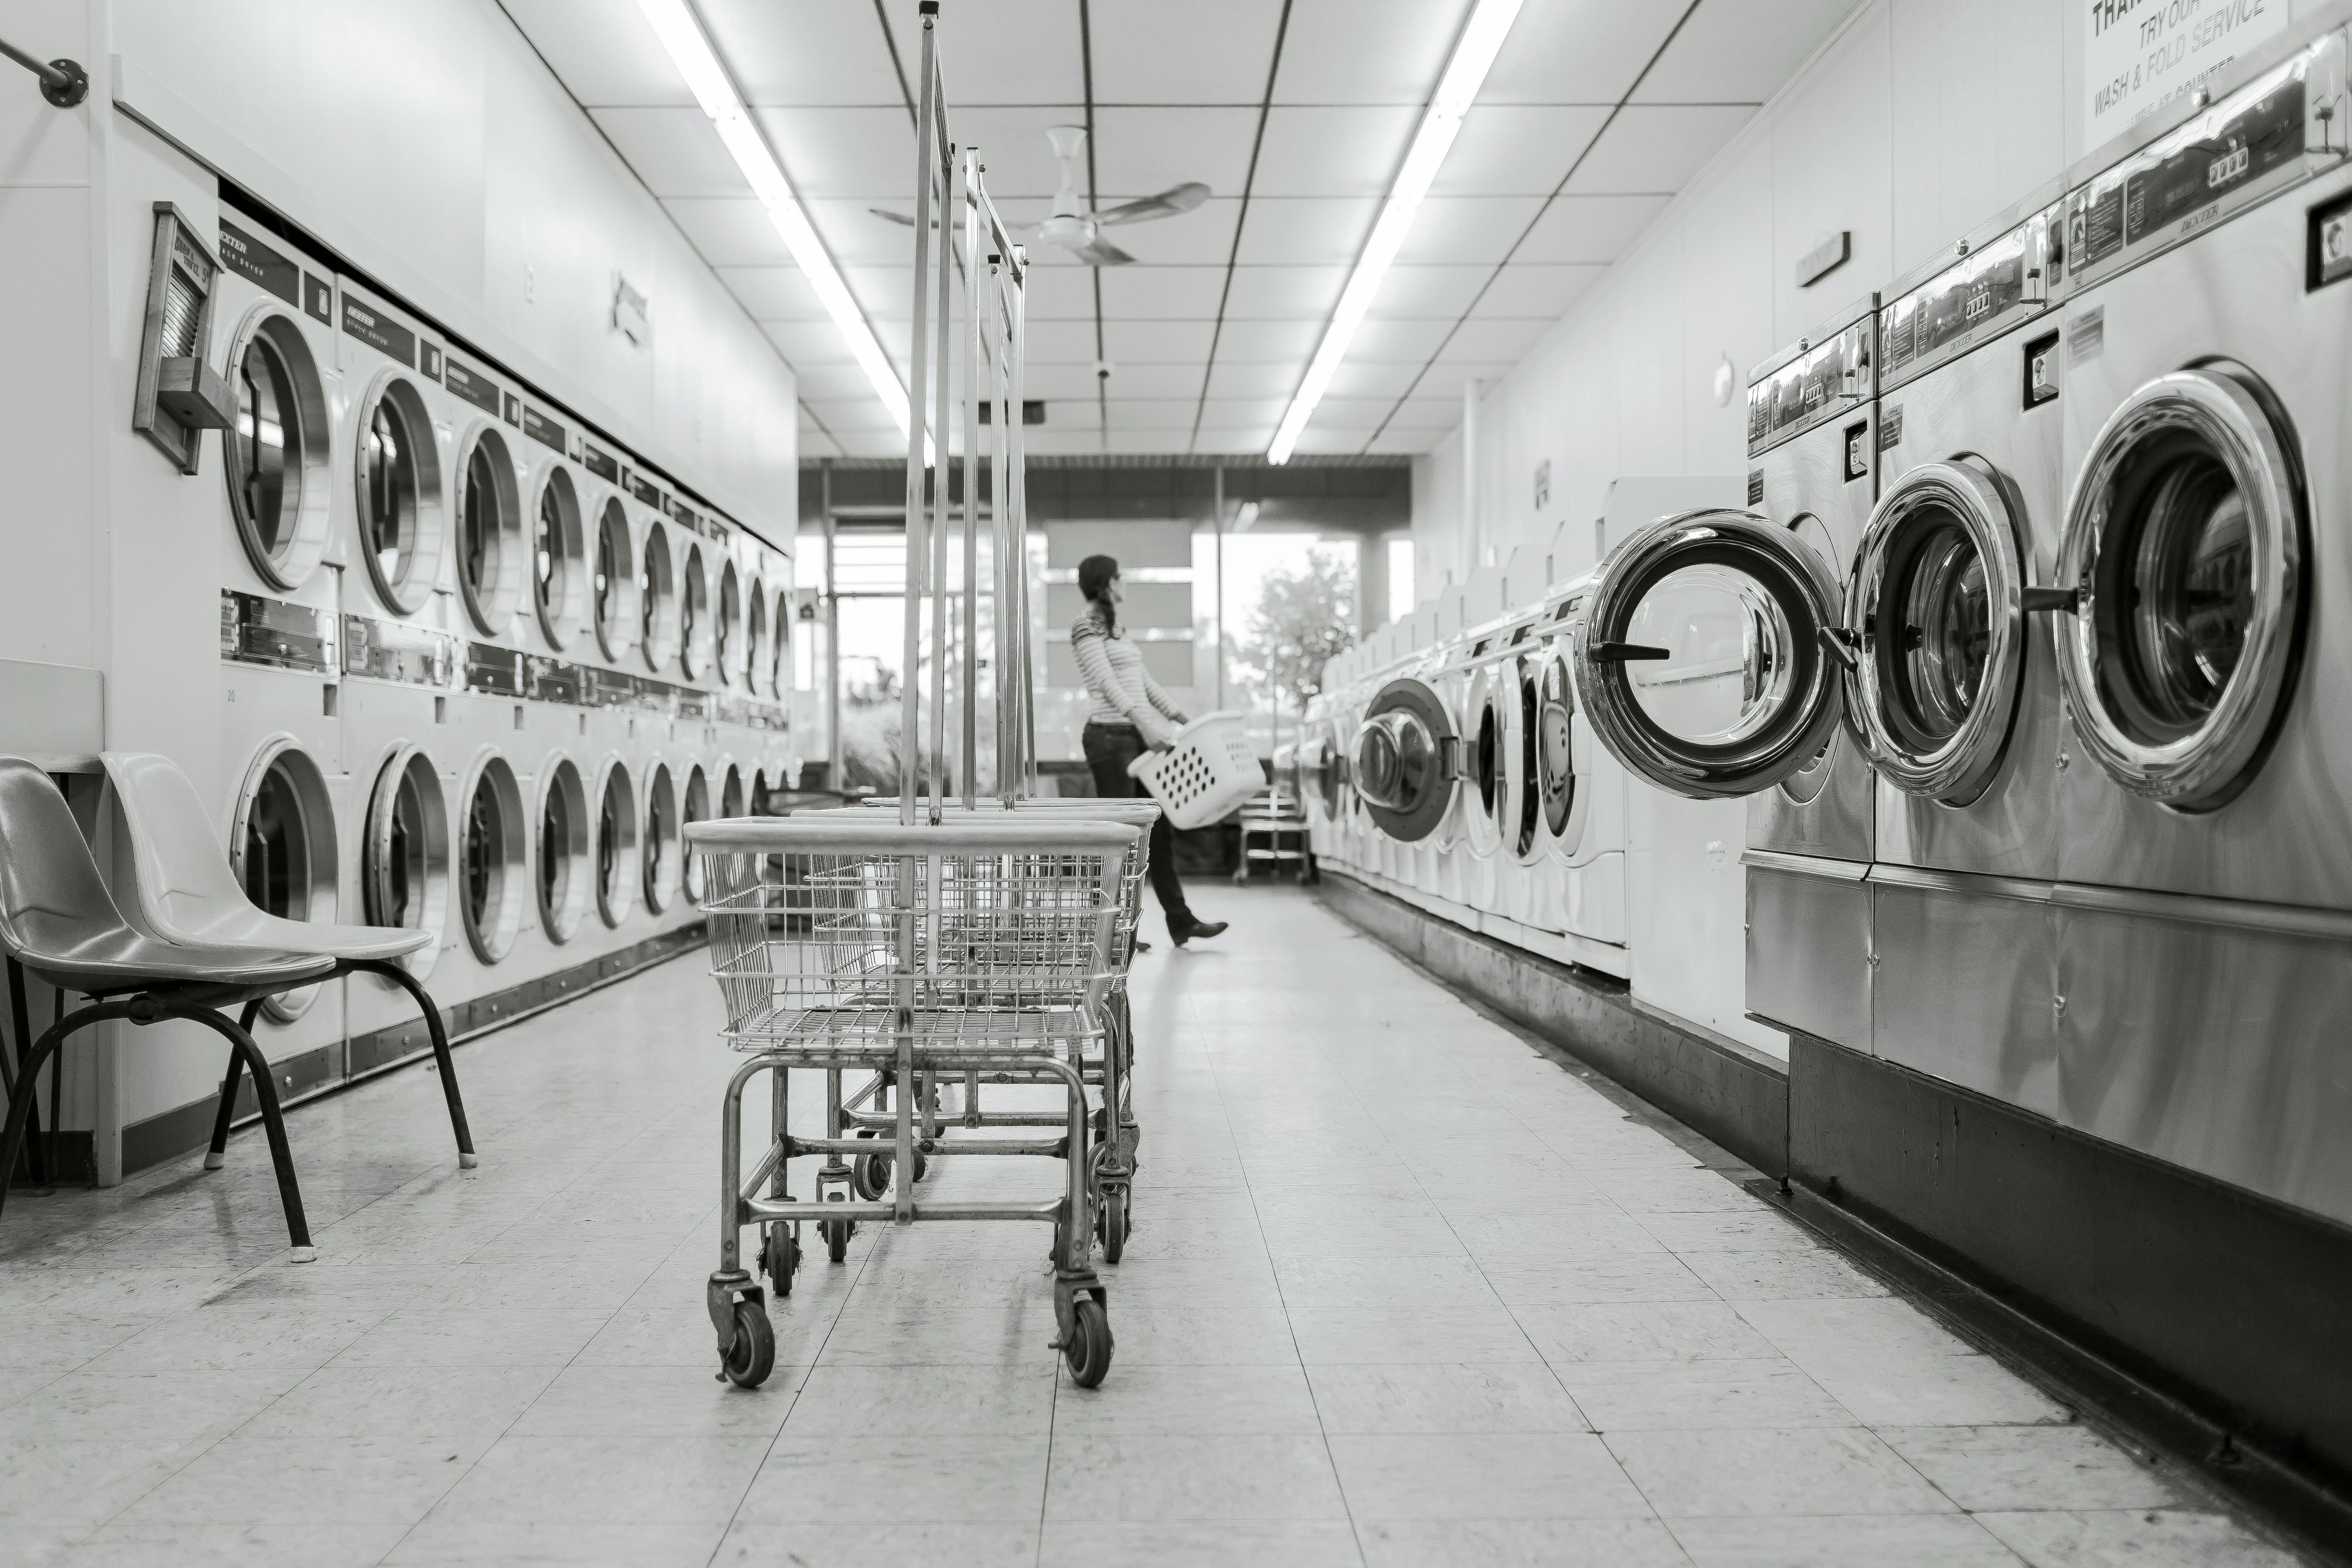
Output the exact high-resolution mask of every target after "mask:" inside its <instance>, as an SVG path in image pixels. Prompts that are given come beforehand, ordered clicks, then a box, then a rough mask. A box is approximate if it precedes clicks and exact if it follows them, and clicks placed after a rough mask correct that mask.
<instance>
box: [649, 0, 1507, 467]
mask: <svg viewBox="0 0 2352 1568" xmlns="http://www.w3.org/2000/svg"><path fill="white" fill-rule="evenodd" d="M646 3H647V4H650V3H651V0H646ZM1523 3H1524V0H1478V3H1477V6H1476V8H1475V10H1473V11H1472V12H1471V13H1470V20H1469V21H1468V22H1467V23H1466V24H1465V25H1464V26H1463V28H1462V37H1461V38H1460V40H1459V41H1458V42H1456V43H1455V44H1454V58H1452V59H1450V60H1448V61H1446V62H1445V74H1444V76H1442V77H1440V78H1439V79H1438V82H1437V91H1436V93H1435V94H1434V95H1433V96H1432V97H1431V99H1430V100H1429V109H1428V111H1427V112H1426V113H1424V114H1423V116H1422V117H1421V129H1420V130H1418V131H1416V132H1413V137H1412V148H1411V150H1409V151H1408V152H1407V153H1405V155H1404V166H1403V167H1402V168H1401V169H1399V170H1398V171H1397V177H1396V180H1395V182H1394V183H1393V184H1391V185H1390V186H1389V195H1388V200H1387V201H1386V202H1385V203H1383V204H1382V205H1381V216H1380V220H1379V221H1378V222H1377V223H1375V224H1373V225H1372V234H1371V237H1370V238H1369V239H1367V240H1365V241H1364V248H1363V251H1362V253H1361V254H1360V255H1359V256H1358V257H1357V258H1356V269H1355V270H1354V271H1353V272H1350V273H1349V275H1348V286H1347V288H1345V289H1341V290H1340V292H1339V305H1338V306H1337V307H1336V308H1335V309H1334V310H1332V312H1331V324H1330V325H1329V326H1328V327H1326V328H1324V329H1323V341H1322V342H1321V343H1320V344H1318V346H1317V347H1316V350H1315V357H1314V359H1312V360H1310V361H1309V362H1308V363H1307V375H1306V378H1305V379H1304V380H1302V381H1301V382H1299V384H1298V391H1297V393H1296V394H1295V395H1293V396H1292V397H1291V399H1290V407H1289V408H1288V409H1287V410H1286V411H1285V413H1284V414H1283V416H1282V423H1281V424H1280V425H1278V426H1276V427H1275V432H1274V445H1273V446H1271V447H1267V448H1266V453H1265V456H1266V460H1267V461H1268V462H1271V463H1286V462H1288V461H1290V454H1291V452H1292V450H1293V449H1295V448H1296V447H1297V445H1298V437H1299V436H1300V434H1301V433H1302V432H1303V431H1305V430H1306V428H1307V420H1308V419H1310V418H1312V417H1313V416H1314V414H1315V405H1317V404H1318V403H1321V402H1322V401H1323V394H1324V392H1325V391H1326V390H1327V389H1328V387H1329V386H1330V384H1331V376H1332V374H1333V373H1334V372H1336V371H1337V370H1338V369H1339V362H1340V361H1341V360H1343V359H1345V358H1346V357H1347V356H1348V345H1349V343H1350V342H1353V341H1354V340H1355V336H1356V329H1357V328H1358V327H1360V326H1362V325H1363V324H1364V313H1365V312H1366V311H1367V310H1370V309H1371V308H1372V297H1373V296H1374V295H1376V294H1378V293H1379V292H1380V289H1381V279H1383V278H1385V277H1387V276H1388V271H1389V268H1390V266H1391V264H1392V263H1393V262H1394V261H1395V260H1396V255H1397V251H1398V250H1399V249H1400V248H1401V247H1402V246H1403V244H1404V237H1405V236H1406V235H1407V234H1409V233H1411V232H1412V220H1413V217H1414V216H1415V215H1416V214H1418V213H1419V212H1420V211H1421V201H1422V198H1423V196H1426V195H1429V186H1430V183H1431V182H1432V181H1433V180H1435V179H1436V178H1437V171H1438V170H1439V168H1441V167H1442V166H1444V163H1445V154H1446V153H1449V152H1451V151H1453V148H1454V137H1455V136H1456V135H1457V134H1459V133H1460V132H1461V130H1462V117H1463V116H1464V115H1465V114H1467V113H1469V112H1470V105H1471V103H1472V102H1473V100H1475V99H1476V98H1477V96H1478V89H1480V88H1481V87H1483V86H1485V85H1486V72H1487V70H1488V69H1489V68H1491V67H1492V66H1493V65H1494V63H1495V56H1496V53H1497V52H1498V51H1500V50H1501V48H1502V47H1503V39H1504V37H1505V36H1506V35H1507V34H1508V33H1509V32H1510V30H1511V24H1512V23H1513V22H1514V21H1516V20H1517V18H1518V15H1519V6H1520V5H1522V4H1523Z"/></svg>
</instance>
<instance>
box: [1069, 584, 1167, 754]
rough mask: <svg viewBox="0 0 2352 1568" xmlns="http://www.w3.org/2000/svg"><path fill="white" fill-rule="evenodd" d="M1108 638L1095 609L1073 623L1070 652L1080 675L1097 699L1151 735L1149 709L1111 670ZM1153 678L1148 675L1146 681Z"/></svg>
mask: <svg viewBox="0 0 2352 1568" xmlns="http://www.w3.org/2000/svg"><path fill="white" fill-rule="evenodd" d="M1108 641H1109V637H1108V634H1107V633H1106V632H1105V631H1104V630H1103V624H1102V622H1100V621H1098V620H1097V619H1096V618H1095V616H1094V613H1093V612H1092V611H1088V612H1087V614H1085V615H1082V616H1079V617H1078V618H1077V619H1076V621H1075V622H1073V623H1071V626H1070V653H1071V654H1072V656H1073V657H1075V658H1076V659H1077V661H1078V676H1079V679H1082V680H1084V681H1085V682H1086V683H1087V690H1088V691H1089V692H1091V693H1093V695H1094V699H1095V700H1096V701H1097V702H1099V703H1101V704H1102V705H1103V706H1104V707H1106V708H1108V709H1110V710H1113V711H1115V712H1118V713H1122V714H1125V715H1126V716H1127V721H1128V722H1129V723H1130V724H1133V725H1134V726H1135V727H1136V728H1137V729H1139V730H1140V731H1143V732H1144V733H1145V734H1147V735H1149V734H1150V732H1151V728H1150V725H1148V724H1146V723H1145V722H1144V720H1145V719H1146V717H1147V716H1148V715H1147V711H1146V710H1145V709H1144V708H1143V706H1142V705H1141V704H1139V703H1138V702H1136V701H1135V700H1133V699H1132V698H1130V697H1129V696H1128V694H1127V689H1126V688H1125V687H1123V686H1121V685H1120V684H1119V683H1118V676H1116V675H1115V674H1113V673H1112V672H1111V668H1110V653H1109V651H1108V647H1106V644H1108ZM1145 679H1146V680H1147V681H1148V680H1149V679H1150V677H1149V676H1147V677H1145Z"/></svg>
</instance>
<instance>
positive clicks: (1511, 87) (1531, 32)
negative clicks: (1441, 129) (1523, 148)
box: [1478, 0, 1684, 103]
mask: <svg viewBox="0 0 2352 1568" xmlns="http://www.w3.org/2000/svg"><path fill="white" fill-rule="evenodd" d="M1683 11H1684V7H1683V6H1680V5H1620V4H1617V3H1616V0H1560V3H1558V4H1554V5H1529V6H1528V7H1527V8H1525V9H1524V10H1522V11H1521V12H1520V13H1519V16H1518V20H1517V21H1516V22H1514V23H1513V24H1512V25H1511V32H1510V37H1507V38H1506V39H1505V40H1504V41H1503V51H1502V53H1500V54H1499V55H1496V57H1495V67H1494V69H1492V70H1490V71H1488V72H1487V73H1486V85H1485V87H1483V88H1482V89H1480V91H1479V93H1478V101H1480V102H1481V103H1614V102H1616V101H1617V100H1619V99H1621V98H1622V97H1624V96H1625V93H1626V90H1627V89H1630V88H1631V87H1632V86H1633V82H1634V79H1636V78H1638V77H1639V76H1640V75H1641V74H1642V68H1643V66H1646V65H1647V64H1649V63H1650V59H1651V57H1652V56H1654V55H1655V54H1656V53H1657V52H1658V47H1659V46H1660V45H1662V44H1664V42H1665V41H1666V35H1667V34H1669V33H1671V32H1673V31H1674V27H1675V22H1676V21H1678V20H1679V19H1680V18H1681V16H1682V15H1683Z"/></svg>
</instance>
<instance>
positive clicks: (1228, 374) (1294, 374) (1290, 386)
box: [1209, 356, 1347, 399]
mask: <svg viewBox="0 0 2352 1568" xmlns="http://www.w3.org/2000/svg"><path fill="white" fill-rule="evenodd" d="M1340 368H1341V369H1342V370H1345V369H1346V368H1347V367H1346V366H1344V365H1342V366H1341V367H1340ZM1304 374H1307V363H1306V362H1305V361H1304V360H1288V361H1280V362H1276V363H1267V364H1237V363H1233V362H1232V361H1229V360H1226V359H1224V358H1223V357H1222V356H1220V358H1219V360H1218V362H1217V363H1216V364H1215V366H1213V368H1212V369H1211V370H1210V372H1209V395H1210V396H1212V397H1215V398H1221V399H1222V398H1227V397H1281V398H1287V397H1288V396H1289V395H1291V394H1292V393H1293V392H1296V391H1297V389H1298V378H1299V377H1300V376H1302V375H1304Z"/></svg>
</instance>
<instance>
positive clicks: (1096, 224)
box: [866, 125, 1209, 267]
mask: <svg viewBox="0 0 2352 1568" xmlns="http://www.w3.org/2000/svg"><path fill="white" fill-rule="evenodd" d="M1045 139H1046V140H1047V141H1049V142H1052V143H1053V144H1054V156H1055V158H1056V159H1058V160H1059V161H1060V163H1061V165H1062V177H1061V183H1060V184H1059V185H1058V186H1057V187H1056V188H1055V192H1054V216H1051V217H1049V218H1047V219H1045V222H1043V223H1039V224H1033V225H1028V226H1026V227H1027V228H1028V229H1029V230H1030V231H1031V232H1032V234H1033V235H1034V237H1035V239H1036V240H1037V241H1038V242H1039V243H1040V244H1044V245H1050V246H1054V247H1056V248H1058V249H1062V250H1066V251H1068V252H1069V253H1070V254H1071V255H1072V256H1074V257H1076V258H1077V259H1078V260H1080V261H1083V262H1085V263H1086V264H1087V266H1088V267H1124V266H1126V265H1127V264H1128V263H1129V262H1130V261H1133V260H1134V259H1135V258H1134V257H1132V256H1129V254H1128V253H1127V252H1126V251H1124V250H1121V249H1120V248H1119V247H1117V246H1116V245H1113V244H1111V243H1110V242H1109V241H1108V240H1106V239H1105V238H1103V237H1102V231H1103V230H1104V229H1105V228H1107V227H1108V226H1111V225H1113V224H1122V223H1147V222H1149V221H1150V220H1151V219H1153V218H1161V217H1174V216H1177V215H1178V214H1180V213H1188V212H1191V211H1192V209H1193V208H1194V207H1197V206H1199V205H1201V204H1202V202H1204V201H1207V200H1208V199H1209V187H1208V186H1206V185H1204V184H1201V182H1199V181H1198V180H1188V181H1187V182H1185V183H1184V184H1181V185H1171V186H1170V187H1169V188H1168V189H1167V190H1164V191H1162V192H1160V194H1159V195H1155V196H1145V197H1143V198H1142V199H1140V200H1139V201H1132V202H1121V203H1120V204H1119V205H1117V206H1115V207H1105V208H1104V209H1103V210H1102V211H1100V212H1088V211H1087V210H1086V208H1085V207H1084V206H1083V205H1080V203H1079V201H1078V150H1079V149H1080V148H1082V147H1084V146H1085V145H1086V140H1087V128H1086V127H1085V126H1083V125H1055V126H1053V127H1050V128H1049V129H1048V130H1047V131H1046V132H1045ZM866 210H867V211H868V212H871V213H872V214H873V215H874V216H876V217H879V218H887V219H889V220H890V221H891V222H892V223H902V224H905V225H906V226H908V227H909V228H912V227H913V226H915V220H914V219H913V218H910V217H908V216H907V215H906V214H904V213H896V212H891V211H889V210H887V208H883V207H868V208H867V209H866Z"/></svg>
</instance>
